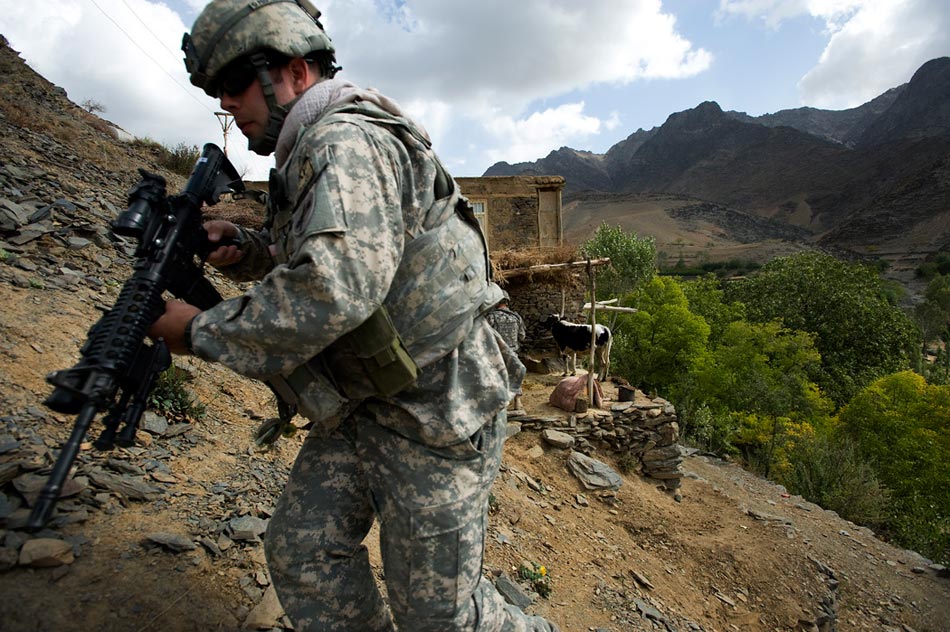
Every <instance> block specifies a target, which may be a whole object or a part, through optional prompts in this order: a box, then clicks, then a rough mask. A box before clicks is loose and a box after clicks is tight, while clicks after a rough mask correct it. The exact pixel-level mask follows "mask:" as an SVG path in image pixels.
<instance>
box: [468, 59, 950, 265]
mask: <svg viewBox="0 0 950 632" xmlns="http://www.w3.org/2000/svg"><path fill="white" fill-rule="evenodd" d="M520 173H533V174H548V175H561V176H564V177H565V178H566V180H567V188H566V192H567V193H568V195H569V196H570V200H571V201H572V202H574V206H573V208H572V210H571V212H572V213H575V214H578V215H580V216H581V217H579V218H577V219H576V220H574V221H573V223H574V224H575V225H587V226H592V227H594V228H596V226H598V225H599V224H600V220H601V219H606V218H601V217H598V216H597V215H596V214H595V212H594V210H593V207H602V206H603V204H602V200H603V195H602V194H603V193H612V194H615V195H616V199H617V200H618V201H617V206H618V208H617V209H614V210H613V211H612V212H611V214H610V215H611V218H613V219H616V218H618V217H622V216H623V215H624V213H623V203H622V201H621V200H623V199H624V198H625V196H629V195H630V194H637V195H658V194H662V195H671V196H674V197H676V198H680V199H684V198H685V199H697V198H698V199H699V200H701V201H703V202H707V203H712V204H716V205H722V206H727V207H729V208H731V209H733V211H735V212H737V213H745V214H749V215H754V216H757V217H760V218H763V217H765V218H772V219H776V220H779V221H781V222H784V223H787V224H790V225H793V226H795V227H798V228H802V229H804V230H805V237H804V239H801V240H800V241H798V242H796V243H797V244H798V246H799V247H814V246H820V247H824V248H828V249H835V250H839V251H845V252H850V253H851V254H852V255H853V256H868V255H870V256H883V257H886V258H888V259H890V260H891V261H892V262H897V261H899V260H903V259H905V258H907V257H911V258H912V259H915V260H916V261H917V262H919V261H921V260H923V259H925V258H926V257H928V256H931V255H932V254H934V253H936V252H939V251H941V250H945V249H947V248H950V210H948V209H950V58H946V57H944V58H939V59H934V60H932V61H930V62H928V63H926V64H924V65H923V66H922V67H921V68H920V69H919V70H918V71H917V72H916V73H915V74H914V76H913V77H912V78H911V80H910V81H909V82H908V83H907V84H905V85H902V86H899V87H897V88H894V89H892V90H889V91H888V92H886V93H884V94H882V95H881V96H879V97H877V98H876V99H874V100H872V101H870V102H868V103H866V104H865V105H862V106H860V107H858V108H852V109H850V110H843V111H840V112H832V111H825V110H818V109H815V108H799V109H795V110H784V111H781V112H777V113H775V114H768V115H763V116H760V117H750V116H747V115H745V114H742V113H736V112H723V111H722V109H721V108H720V107H719V105H718V104H716V103H714V102H705V103H701V104H699V105H698V106H696V107H695V108H693V109H690V110H686V111H683V112H677V113H674V114H671V115H670V117H669V118H668V119H667V121H666V122H665V123H664V124H663V125H662V126H660V127H658V128H654V129H652V130H649V131H644V130H638V131H637V132H636V133H634V134H632V135H631V136H629V137H628V138H627V139H625V140H623V141H621V142H620V143H617V144H616V145H614V146H613V147H611V148H610V150H608V151H607V153H606V154H604V155H599V154H591V153H589V152H579V151H576V150H573V149H570V148H566V147H564V148H561V149H559V150H557V151H556V152H552V153H551V154H549V155H548V156H547V157H545V158H543V159H540V160H538V161H536V162H532V163H519V164H517V165H508V164H506V163H498V164H496V165H494V166H492V167H491V168H490V169H489V170H488V171H487V172H486V174H485V175H517V174H520ZM593 192H596V194H595V193H593ZM593 198H596V199H597V200H598V204H595V205H589V204H586V201H588V200H591V199H593ZM628 208H629V209H630V212H631V213H635V210H636V209H635V208H634V207H629V206H628ZM710 221H711V222H712V223H713V224H715V218H710ZM642 228H645V229H646V230H645V231H643V232H645V233H646V234H653V233H652V232H651V231H650V226H649V225H647V226H645V227H642ZM718 228H719V231H718V232H719V233H721V234H723V235H724V236H726V237H729V230H728V227H725V226H719V227H718ZM683 232H684V234H685V233H687V232H688V231H686V230H685V229H684V231H683ZM714 232H715V231H714ZM589 236H590V235H589V234H581V235H578V238H580V239H585V238H588V237H589ZM761 238H762V241H767V240H769V239H775V238H777V236H776V235H773V234H763V235H762V236H761ZM713 246H715V241H714V240H713ZM714 249H715V248H714ZM712 254H713V256H715V252H713V253H712Z"/></svg>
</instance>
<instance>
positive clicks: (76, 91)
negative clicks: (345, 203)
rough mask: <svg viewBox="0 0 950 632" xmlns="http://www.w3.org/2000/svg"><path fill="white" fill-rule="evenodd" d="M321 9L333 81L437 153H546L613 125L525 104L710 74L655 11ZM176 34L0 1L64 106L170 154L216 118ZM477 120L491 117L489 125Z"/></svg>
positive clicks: (176, 23) (587, 5)
mask: <svg viewBox="0 0 950 632" xmlns="http://www.w3.org/2000/svg"><path fill="white" fill-rule="evenodd" d="M318 4H319V5H320V8H321V9H322V10H323V13H324V15H323V21H324V24H325V25H326V27H327V30H328V32H329V34H330V35H331V37H333V38H334V44H335V45H336V47H337V50H338V59H339V61H340V63H341V64H342V65H343V66H344V73H343V75H341V77H343V78H346V79H350V80H352V81H354V82H355V83H358V84H360V85H363V86H366V87H377V88H380V89H381V91H382V92H384V93H385V94H387V95H389V96H391V97H392V98H394V99H395V100H397V101H399V102H401V103H402V104H403V105H404V107H405V108H406V110H407V111H409V112H410V113H411V114H412V115H413V116H415V117H417V118H418V119H419V120H420V122H421V123H422V124H423V125H424V126H425V127H426V128H427V129H429V131H430V133H431V135H432V137H433V140H434V141H435V143H436V145H437V146H439V147H444V146H446V144H447V143H446V142H445V139H446V138H447V137H449V136H454V135H458V134H461V133H467V135H468V136H469V137H471V135H472V132H473V131H476V130H478V129H479V128H480V126H484V125H486V124H488V123H489V122H492V121H494V123H493V124H494V125H497V121H495V119H498V120H501V121H506V122H507V124H508V125H509V126H510V127H511V128H512V129H513V130H517V131H518V134H520V140H519V146H522V147H525V148H527V147H541V148H542V153H545V151H544V150H545V149H547V150H549V149H553V148H556V147H557V146H559V145H558V144H557V143H565V144H566V143H570V142H573V141H576V140H577V139H581V138H585V137H586V135H589V134H591V133H596V132H591V131H590V129H591V125H592V124H593V123H597V128H598V129H601V130H602V129H608V128H609V127H610V126H611V125H614V124H615V119H614V120H613V121H610V120H608V121H597V120H596V119H595V117H593V116H592V115H590V114H586V115H584V114H580V113H576V114H575V115H574V119H575V120H574V121H573V122H568V121H566V120H562V119H561V118H559V117H565V116H566V115H565V113H566V112H568V111H569V110H571V108H572V107H573V106H568V107H563V106H562V108H554V109H553V110H546V111H545V112H544V113H541V114H540V115H538V116H537V117H535V118H532V114H531V113H532V109H531V106H532V104H537V103H545V102H546V101H549V100H552V99H555V98H560V99H562V100H564V99H572V100H579V99H580V98H583V95H582V94H580V93H582V92H583V91H584V90H585V89H586V88H588V87H590V86H592V85H596V84H601V85H603V84H607V85H611V86H622V85H625V84H629V83H631V82H634V81H638V80H641V79H657V78H666V79H676V78H682V77H689V76H693V75H696V74H697V73H700V72H703V71H704V70H705V69H706V68H708V67H709V65H710V64H711V63H712V55H711V54H710V53H709V52H708V51H706V50H704V49H702V48H698V47H696V46H695V45H693V44H692V43H691V42H690V41H689V40H687V39H686V38H685V37H683V36H682V35H681V34H680V33H679V32H678V31H677V28H676V21H675V18H674V17H673V16H671V15H669V14H668V13H664V12H663V8H662V6H661V2H660V0H625V1H624V2H616V1H615V0H589V1H588V2H584V3H578V2H575V1H574V0H518V1H517V2H510V1H509V0H481V1H479V2H445V1H444V0H325V1H324V2H320V3H318ZM170 5H171V6H172V7H177V8H179V9H180V10H181V11H182V14H185V13H186V12H189V11H192V10H193V9H195V8H196V7H199V6H201V5H203V2H202V1H201V0H173V1H171V2H170ZM190 19H191V17H190V16H189V17H188V20H189V21H190ZM146 25H147V26H146ZM187 28H190V24H187V25H186V24H184V23H183V22H182V18H181V17H180V15H179V13H176V12H175V11H173V10H172V9H171V8H169V4H168V3H163V2H157V1H155V0H95V2H93V1H91V0H43V1H42V2H31V3H27V2H22V1H21V0H0V33H3V34H4V35H6V37H7V38H8V39H9V40H10V42H11V44H12V45H13V47H14V48H16V49H18V50H22V51H24V57H25V58H26V59H27V61H28V62H29V63H30V64H31V65H32V66H33V67H34V68H35V69H36V70H37V71H38V72H39V73H40V74H42V75H43V76H44V77H46V78H47V79H49V80H50V81H52V82H53V83H55V84H57V85H59V86H62V87H63V88H65V89H66V90H67V92H68V93H69V95H70V98H72V100H73V101H75V102H79V103H81V102H82V101H83V100H85V99H93V100H95V101H97V102H99V103H101V104H102V105H104V106H105V107H106V112H105V114H104V116H105V117H106V118H109V119H110V120H112V121H113V122H115V123H116V124H118V125H120V126H121V127H123V128H124V129H126V130H128V131H129V132H130V133H132V134H133V135H136V136H140V137H142V136H148V137H151V138H153V139H155V140H158V141H160V142H163V143H166V144H171V145H175V144H177V143H179V142H186V143H188V144H199V145H200V144H203V143H204V142H207V141H212V142H217V143H218V144H220V143H221V142H222V132H221V127H220V124H219V123H218V121H217V120H216V118H215V117H214V114H213V113H214V111H216V110H217V109H218V107H219V106H218V104H217V103H215V102H214V101H213V100H211V99H209V98H207V97H206V96H205V95H204V94H203V93H202V92H201V91H199V90H198V89H196V88H193V87H192V86H190V84H189V82H188V78H187V76H186V74H185V71H184V67H183V64H182V61H181V52H180V45H181V36H182V33H183V32H184V31H185V30H186V29H187ZM488 111H491V112H497V113H498V114H497V116H492V117H490V118H486V117H485V116H484V113H485V112H488ZM539 118H540V120H542V121H548V120H550V121H553V120H554V119H555V118H559V120H558V122H557V125H558V128H557V130H556V133H550V132H548V133H547V137H548V138H549V141H548V143H547V145H546V146H543V145H544V142H543V136H544V135H543V134H541V133H536V132H530V131H529V130H534V129H536V126H537V121H538V120H539ZM493 129H496V128H493ZM572 134H573V136H572ZM482 136H483V137H484V138H485V139H489V140H495V141H496V142H497V143H498V144H497V145H496V147H497V148H498V150H497V151H499V152H501V151H503V150H504V148H505V147H506V145H507V142H502V141H507V139H503V138H502V139H499V138H498V137H497V136H495V135H494V134H493V133H492V130H491V129H487V128H484V129H483V133H482ZM496 139H497V140H496ZM243 145H244V142H243V139H242V137H241V136H240V135H239V133H237V132H236V131H235V133H234V136H233V137H230V138H229V150H230V151H229V153H230V154H231V156H232V160H234V162H235V163H242V164H247V165H251V164H252V165H254V166H253V167H252V169H253V174H254V177H260V178H263V177H265V176H266V170H267V168H268V167H269V165H270V164H271V163H270V161H263V162H262V161H261V160H258V159H256V158H257V157H253V156H251V157H248V154H247V152H246V151H244V150H243ZM457 146H458V147H459V148H458V150H457V151H458V152H462V151H464V149H463V148H462V147H461V145H457ZM505 155H506V156H508V157H509V158H512V157H513V155H512V154H508V153H507V152H506V153H505ZM519 155H520V154H519ZM451 159H452V158H451V157H450V160H451ZM455 160H456V161H460V160H461V158H460V157H458V158H455ZM239 168H241V164H239ZM245 168H248V167H245Z"/></svg>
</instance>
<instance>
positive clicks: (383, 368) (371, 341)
mask: <svg viewBox="0 0 950 632" xmlns="http://www.w3.org/2000/svg"><path fill="white" fill-rule="evenodd" d="M348 340H349V341H350V344H352V346H353V351H354V352H355V354H356V357H357V358H359V359H360V362H361V363H362V364H363V368H364V369H365V370H366V374H367V375H368V376H369V379H370V382H372V384H373V386H374V387H375V388H376V390H377V391H378V392H379V394H380V395H384V396H387V397H388V396H390V395H395V394H396V393H398V392H399V391H401V390H403V389H404V388H406V387H407V386H410V385H412V384H414V383H415V381H416V377H417V375H418V374H419V367H418V366H417V365H416V363H415V361H414V360H413V359H412V356H411V355H409V352H408V351H407V350H406V345H405V344H403V341H402V339H401V338H400V337H399V332H397V331H396V328H395V327H394V326H393V322H392V319H390V317H389V312H388V311H386V308H385V307H382V306H381V307H380V308H379V309H377V310H376V311H375V312H373V315H372V316H370V317H369V318H368V319H367V320H366V321H365V322H364V323H362V324H361V325H360V326H359V327H357V328H356V329H355V330H353V332H352V333H351V334H350V335H349V336H348Z"/></svg>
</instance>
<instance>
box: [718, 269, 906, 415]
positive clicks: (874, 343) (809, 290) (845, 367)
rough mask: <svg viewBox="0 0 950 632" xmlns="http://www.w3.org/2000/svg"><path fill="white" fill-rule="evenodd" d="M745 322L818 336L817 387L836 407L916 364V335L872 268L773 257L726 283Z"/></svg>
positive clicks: (729, 295) (730, 297)
mask: <svg viewBox="0 0 950 632" xmlns="http://www.w3.org/2000/svg"><path fill="white" fill-rule="evenodd" d="M727 297H728V298H729V299H730V300H734V301H740V302H742V303H744V304H745V306H746V310H747V315H748V318H749V319H750V320H753V321H756V322H768V321H771V320H775V319H781V320H782V322H783V323H784V324H785V326H786V327H788V328H790V329H797V330H800V331H807V332H810V333H813V334H815V335H816V336H817V338H816V345H817V348H818V351H819V352H820V353H821V358H822V373H821V375H820V376H819V378H818V383H819V385H820V386H821V387H822V389H823V390H825V391H826V392H827V394H828V395H829V396H830V397H831V398H832V399H833V400H834V401H835V402H836V403H837V404H838V405H842V404H844V403H845V402H847V401H848V400H849V399H850V398H851V396H852V395H854V393H856V392H857V391H858V390H859V389H861V388H862V387H863V386H865V385H866V384H868V383H870V382H871V381H873V380H874V379H876V378H878V377H882V376H884V375H888V374H890V373H894V372H897V371H902V370H904V369H908V368H910V367H913V366H916V365H917V360H918V358H919V355H920V332H919V330H918V328H917V327H916V325H915V324H914V323H913V322H912V321H911V320H910V319H909V318H908V317H907V315H906V314H904V312H903V311H901V309H900V308H898V307H897V306H896V305H893V304H892V303H891V302H889V301H888V299H887V289H886V287H885V286H884V284H883V283H882V281H881V279H880V278H879V277H878V275H877V274H876V273H875V272H874V271H873V270H871V269H869V268H867V267H865V266H862V265H856V264H851V263H846V262H843V261H840V260H838V259H835V258H834V257H831V256H828V255H824V254H820V253H817V252H806V253H800V254H797V255H794V256H790V257H781V258H778V259H774V260H772V261H771V262H769V263H768V264H767V265H765V266H764V267H763V268H762V269H761V270H760V271H759V272H758V273H757V274H755V275H753V276H751V277H749V278H748V279H746V280H744V281H737V282H733V283H730V284H729V285H728V286H727Z"/></svg>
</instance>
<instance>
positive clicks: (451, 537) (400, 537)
mask: <svg viewBox="0 0 950 632" xmlns="http://www.w3.org/2000/svg"><path fill="white" fill-rule="evenodd" d="M404 415H406V413H405V412H404V411H402V410H400V409H399V408H394V407H391V406H387V405H385V404H383V403H377V402H375V401H374V400H367V401H366V402H365V403H364V404H363V405H362V406H361V407H360V408H359V409H357V410H356V411H355V412H354V414H353V415H351V416H350V417H349V418H348V419H347V420H346V422H344V424H343V425H342V426H341V427H340V428H339V429H337V430H336V431H335V432H333V433H332V434H331V435H330V436H329V437H321V436H319V435H316V434H311V435H310V436H309V437H308V438H307V440H306V442H305V443H304V446H303V449H302V450H301V454H300V456H299V457H298V459H297V461H296V463H295V464H294V468H293V471H292V472H291V477H290V483H289V484H288V486H287V489H286V491H285V493H284V495H283V496H282V497H281V499H280V502H279V503H278V505H277V508H276V510H275V512H274V515H273V517H272V518H271V520H270V524H269V526H268V529H267V536H266V542H265V549H266V551H267V560H268V565H269V567H270V569H271V575H272V576H273V579H274V585H275V588H276V589H277V591H278V594H279V595H280V600H281V604H282V605H283V606H284V608H285V609H286V610H287V612H288V613H290V614H291V617H292V618H293V620H294V624H295V626H296V629H298V630H373V631H377V630H388V631H391V630H395V629H396V627H395V626H396V625H398V629H400V630H405V631H411V632H446V631H451V630H479V631H482V632H486V631H505V632H535V631H537V632H550V631H551V630H556V629H557V628H555V627H554V626H552V625H551V624H550V623H548V622H547V621H545V620H544V619H542V618H540V617H532V616H527V615H525V614H524V613H523V612H521V611H520V610H519V609H517V608H515V607H513V606H510V605H508V604H506V603H505V601H504V599H503V598H502V597H501V595H500V594H499V593H498V592H497V591H496V590H495V588H494V586H493V585H492V584H491V582H490V581H488V580H487V579H485V578H484V577H483V576H482V574H481V570H482V559H483V556H484V542H485V528H486V521H487V518H486V516H487V505H488V495H489V491H490V489H491V485H492V482H493V481H494V479H495V476H496V474H497V472H498V467H499V464H500V462H501V455H502V446H503V443H504V436H505V431H506V426H507V423H506V417H505V413H504V411H502V412H500V413H499V414H498V415H496V416H495V417H494V419H492V420H491V421H489V423H487V424H486V425H485V426H484V428H483V429H482V430H480V431H479V432H478V433H476V434H475V435H473V436H472V437H471V438H470V439H468V440H466V441H464V442H462V443H459V444H457V445H454V446H450V447H447V448H443V449H432V448H431V447H427V446H425V445H422V444H420V443H418V442H415V441H411V440H409V439H406V438H405V437H403V436H401V435H400V434H398V433H396V432H393V431H391V430H389V429H388V428H387V427H392V426H402V425H404V422H403V421H400V420H399V419H398V417H402V416H404ZM368 499H371V501H372V502H370V501H369V500H368ZM315 508H317V509H320V510H322V511H320V513H319V517H320V519H321V521H322V522H320V528H319V529H316V530H311V529H310V528H306V529H301V528H299V525H301V524H304V525H308V526H309V525H311V524H312V523H313V517H314V511H315ZM376 515H378V516H379V517H380V549H381V553H382V556H383V564H384V569H385V575H386V585H387V595H388V597H389V609H387V608H386V605H385V604H384V603H383V600H382V598H381V596H380V593H379V590H378V589H377V586H376V582H375V580H374V577H373V573H372V570H371V568H370V566H369V561H368V557H367V552H366V547H365V546H364V545H363V544H362V542H363V539H364V538H365V536H366V534H367V533H368V532H369V530H370V527H371V526H372V524H373V519H374V516H376ZM390 612H391V615H392V616H391V617H390ZM393 620H395V625H394V623H393Z"/></svg>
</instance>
